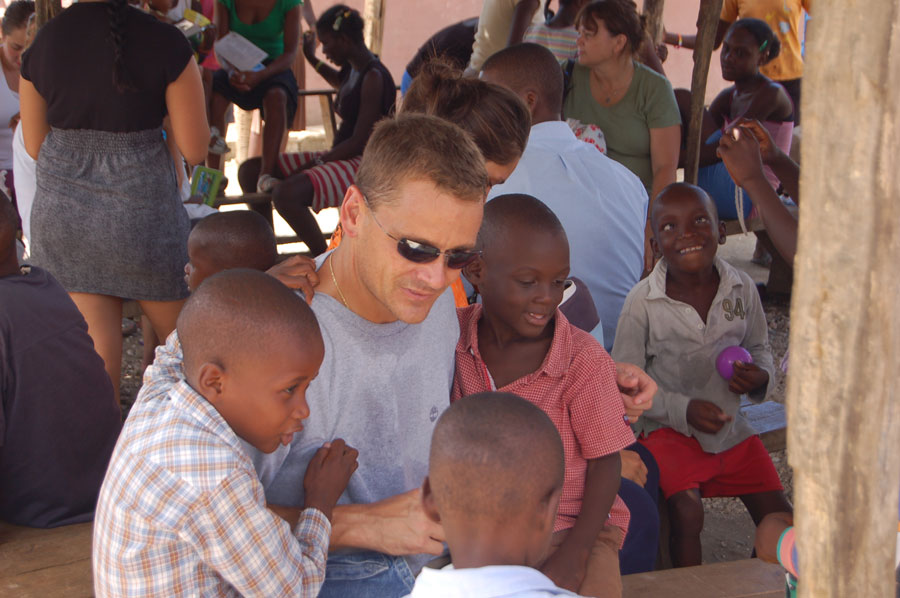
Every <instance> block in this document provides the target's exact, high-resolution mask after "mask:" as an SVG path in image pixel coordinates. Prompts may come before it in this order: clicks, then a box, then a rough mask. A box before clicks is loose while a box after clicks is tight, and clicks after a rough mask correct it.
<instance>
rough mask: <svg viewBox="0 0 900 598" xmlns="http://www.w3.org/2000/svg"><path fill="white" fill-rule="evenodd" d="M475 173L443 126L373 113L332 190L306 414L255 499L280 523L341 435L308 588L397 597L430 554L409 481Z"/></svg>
mask: <svg viewBox="0 0 900 598" xmlns="http://www.w3.org/2000/svg"><path fill="white" fill-rule="evenodd" d="M487 180H488V177H487V172H486V171H485V166H484V158H483V157H482V156H481V153H480V152H479V150H478V149H477V147H476V146H475V145H474V143H473V142H472V140H471V138H470V137H469V136H468V135H466V134H465V133H464V132H463V131H462V130H461V129H459V128H458V127H456V126H455V125H453V124H451V123H449V122H447V121H445V120H442V119H438V118H436V117H431V116H424V115H401V116H398V117H397V118H395V119H391V120H385V121H382V122H381V123H379V125H377V127H376V129H375V131H374V132H373V134H372V137H371V138H370V140H369V143H368V145H367V146H366V150H365V153H364V154H363V159H362V163H361V164H360V168H359V172H358V175H357V179H356V185H354V186H352V187H350V189H349V190H348V191H347V193H346V195H345V196H344V200H343V203H342V205H341V225H342V227H343V238H342V241H341V244H340V246H339V247H338V248H337V249H336V250H334V251H333V252H331V253H329V254H325V255H323V256H320V257H319V258H318V259H317V260H316V267H317V270H318V281H319V284H318V286H317V287H316V289H315V291H316V292H315V295H314V296H313V300H312V308H313V311H314V312H315V314H316V317H317V318H318V320H319V324H320V326H321V329H322V335H323V337H324V340H325V361H324V362H323V364H322V367H321V369H320V370H319V375H318V377H317V378H316V379H315V380H314V381H313V382H312V383H311V384H310V386H309V389H308V390H307V395H306V396H307V401H308V402H309V404H310V406H311V407H312V409H311V411H312V415H311V417H310V418H309V419H307V420H306V422H304V425H305V430H304V431H303V432H302V433H300V434H297V435H295V440H294V442H293V444H292V446H291V448H290V453H289V455H288V456H287V458H286V460H285V461H284V463H283V465H281V467H280V469H279V470H278V472H277V474H275V476H274V479H273V480H271V481H270V480H267V479H265V476H263V477H264V485H265V486H266V496H267V498H268V500H269V502H270V503H274V504H277V505H285V506H286V507H292V508H288V509H282V508H278V507H276V508H275V510H276V511H278V512H280V513H281V514H283V515H285V516H286V518H288V520H289V521H293V520H295V519H296V517H297V516H298V515H299V510H298V509H297V508H296V507H299V506H300V505H302V504H303V475H304V471H305V470H306V466H307V463H308V462H309V460H310V458H311V457H312V455H313V453H314V452H315V448H317V446H315V445H316V444H318V446H321V443H322V442H323V441H329V440H331V439H332V438H336V437H341V438H344V439H346V441H347V442H348V443H349V444H350V445H352V446H353V447H355V448H357V449H358V450H359V452H360V459H359V469H358V470H357V471H356V473H355V474H354V475H353V477H352V478H351V480H350V483H349V485H348V487H347V491H346V493H345V495H344V497H343V498H342V500H341V503H342V504H343V506H340V505H339V506H338V507H337V508H336V509H335V512H334V519H333V528H332V539H331V549H332V552H331V554H330V557H329V561H328V569H327V573H326V581H325V584H324V586H323V588H322V591H321V593H320V596H323V597H328V596H341V597H349V598H352V597H354V596H379V597H391V596H403V595H405V594H407V593H409V590H410V589H411V588H412V585H413V582H414V576H415V575H416V574H417V573H418V571H419V569H420V568H421V567H422V565H423V564H424V563H425V562H427V561H428V560H430V559H431V558H433V557H434V555H439V554H440V553H441V552H442V551H443V544H442V542H443V540H444V537H443V531H442V529H441V527H440V526H439V525H437V524H435V523H433V522H431V521H430V520H428V519H427V518H426V517H425V515H424V513H423V511H422V508H421V497H420V495H419V490H418V488H419V486H420V485H421V483H422V480H423V479H424V477H425V475H426V474H427V469H428V453H429V447H430V442H431V433H432V431H433V429H434V425H435V423H436V422H437V419H438V416H439V415H440V414H441V413H442V412H443V411H444V409H446V408H447V407H449V405H450V389H451V383H452V379H453V370H454V350H455V346H456V342H457V340H458V338H459V323H458V320H457V317H456V310H455V307H454V301H453V297H452V292H451V291H450V290H449V289H448V287H449V285H450V284H451V283H452V282H453V281H454V280H455V279H456V277H457V276H459V273H460V270H461V269H462V268H463V266H465V265H467V264H469V263H470V262H471V261H473V260H474V259H475V257H476V256H477V253H476V252H475V251H474V249H473V248H474V246H475V241H476V237H477V235H478V229H479V227H480V226H481V217H482V211H483V205H484V198H485V194H486V190H487ZM275 460H276V461H277V457H276V458H275ZM266 465H267V469H269V470H271V469H272V461H271V459H270V460H269V461H268V462H267V463H266Z"/></svg>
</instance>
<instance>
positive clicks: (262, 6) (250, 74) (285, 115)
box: [207, 0, 303, 192]
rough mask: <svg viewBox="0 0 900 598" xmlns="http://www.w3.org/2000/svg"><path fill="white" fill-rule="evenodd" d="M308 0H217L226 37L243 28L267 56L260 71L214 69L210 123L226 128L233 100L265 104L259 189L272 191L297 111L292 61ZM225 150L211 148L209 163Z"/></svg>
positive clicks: (220, 29)
mask: <svg viewBox="0 0 900 598" xmlns="http://www.w3.org/2000/svg"><path fill="white" fill-rule="evenodd" d="M302 4H303V0H217V2H216V5H215V11H214V16H213V21H214V22H215V24H216V29H217V31H218V35H219V37H220V38H221V37H222V36H223V35H225V34H227V33H228V32H230V31H234V32H235V33H238V34H240V35H242V36H244V37H245V38H247V39H248V40H250V41H251V42H253V43H254V44H255V45H256V46H258V47H259V48H260V49H261V50H263V51H265V52H266V54H268V56H267V57H266V59H265V60H264V61H263V66H264V68H263V69H262V70H258V71H245V72H241V71H233V72H230V73H229V72H228V71H226V70H225V69H219V70H218V71H216V73H215V74H214V75H213V94H212V98H211V100H210V109H209V111H210V116H209V118H210V125H211V126H213V127H216V128H217V129H218V130H219V131H224V130H225V112H226V111H227V110H228V107H229V106H230V105H231V103H235V104H237V105H238V106H240V107H241V108H243V109H244V110H255V109H257V108H259V109H261V112H262V117H263V119H264V121H265V122H264V124H263V134H262V137H263V138H262V165H261V168H260V175H259V179H258V182H257V190H259V191H263V192H266V191H269V190H271V188H272V187H273V186H274V184H275V183H276V182H277V180H276V179H274V178H273V177H272V172H273V171H274V169H275V159H276V158H277V156H278V152H279V150H280V148H281V141H282V138H283V137H284V132H285V131H286V130H287V126H288V123H290V122H292V121H293V120H294V113H295V112H296V111H297V91H298V90H297V80H296V79H295V78H294V73H293V72H291V65H293V64H294V58H295V57H296V56H297V50H298V48H299V45H300V11H301V6H302ZM220 160H221V156H219V155H217V154H213V153H210V154H209V158H208V160H207V164H208V165H209V166H210V167H211V168H219V165H220Z"/></svg>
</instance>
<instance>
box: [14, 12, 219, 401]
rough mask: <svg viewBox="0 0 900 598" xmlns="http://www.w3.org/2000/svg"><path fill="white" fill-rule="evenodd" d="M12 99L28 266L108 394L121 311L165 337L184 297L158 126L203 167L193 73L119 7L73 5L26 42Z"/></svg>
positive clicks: (176, 203) (176, 40)
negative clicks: (47, 275)
mask: <svg viewBox="0 0 900 598" xmlns="http://www.w3.org/2000/svg"><path fill="white" fill-rule="evenodd" d="M73 48H77V51H74V52H73ZM19 94H20V99H21V113H22V123H21V125H22V128H23V133H24V139H25V148H26V150H27V152H28V154H29V155H30V156H31V157H32V158H34V159H35V160H37V192H36V194H35V199H34V206H33V207H32V213H31V216H32V217H31V232H32V244H31V248H32V263H33V264H35V265H38V266H40V267H43V268H45V269H46V270H49V271H50V272H51V273H52V274H53V276H55V277H56V278H57V279H58V280H59V282H60V283H61V284H62V285H63V287H64V288H65V289H66V290H67V291H68V292H69V295H70V296H71V297H72V299H73V301H74V302H75V305H77V306H78V309H79V310H80V311H81V313H82V314H83V315H84V318H85V320H87V324H88V333H89V334H90V335H91V338H92V339H93V341H94V347H95V348H96V350H97V352H98V353H99V354H100V356H101V357H102V358H103V361H104V362H105V365H106V371H107V373H108V374H109V377H110V380H111V381H112V384H113V387H114V388H115V389H116V392H117V393H118V387H119V379H120V372H121V363H122V331H121V327H122V302H123V300H124V299H125V298H128V299H135V300H137V301H138V303H139V304H140V306H141V310H142V311H143V312H144V314H145V315H147V316H148V317H149V318H150V321H151V322H152V324H153V328H154V330H155V331H156V334H157V336H158V337H159V338H166V337H167V336H168V335H169V333H171V332H172V330H174V329H175V320H176V318H177V317H178V313H179V311H180V310H181V305H182V303H183V302H184V299H185V298H186V297H187V294H188V290H187V285H186V284H185V282H184V264H185V263H187V234H188V228H189V225H188V217H187V213H186V212H185V211H184V209H183V208H182V202H181V197H180V196H179V193H178V188H177V185H176V179H175V169H174V168H173V167H172V158H171V155H170V154H169V151H168V149H167V147H166V142H165V139H164V138H163V133H162V123H163V119H164V118H165V117H166V115H167V114H168V116H169V119H170V120H171V123H172V128H171V132H172V136H173V137H174V139H175V143H176V145H177V146H178V148H179V149H180V151H181V153H182V155H183V156H184V157H185V159H186V160H187V161H188V163H190V164H198V163H201V162H202V161H203V159H204V157H205V156H206V148H207V146H208V143H209V127H208V126H207V124H206V106H205V104H204V99H203V85H202V83H201V80H200V71H199V69H198V67H197V63H196V62H195V61H194V59H193V51H192V49H191V46H190V43H189V42H188V41H187V39H186V38H185V37H184V35H182V33H181V31H179V30H178V29H176V28H175V27H172V26H171V25H167V24H165V23H160V22H159V21H158V20H156V19H155V18H154V17H152V16H151V15H148V14H146V13H144V12H142V11H140V10H138V9H137V8H134V7H131V6H129V5H128V3H127V2H126V0H110V1H103V0H87V1H86V0H82V1H80V2H78V3H76V4H73V5H72V6H70V7H69V8H67V9H66V10H64V11H63V12H62V13H61V14H60V15H59V16H57V17H54V18H53V19H52V20H51V21H50V22H49V23H47V24H46V25H44V27H43V28H41V30H40V31H39V32H38V34H37V36H36V37H35V39H34V42H33V43H32V45H31V47H30V48H29V49H28V50H27V51H26V52H25V54H24V55H23V58H22V78H21V80H20V82H19Z"/></svg>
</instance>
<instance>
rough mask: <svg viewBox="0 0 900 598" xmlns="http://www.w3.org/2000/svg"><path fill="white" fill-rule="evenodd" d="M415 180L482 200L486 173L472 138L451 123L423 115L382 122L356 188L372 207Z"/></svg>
mask: <svg viewBox="0 0 900 598" xmlns="http://www.w3.org/2000/svg"><path fill="white" fill-rule="evenodd" d="M414 180H415V181H429V182H431V183H433V184H434V185H435V186H436V187H437V188H438V189H440V190H441V191H443V192H444V193H448V194H449V195H452V196H454V197H456V198H457V199H459V200H462V201H484V198H485V195H486V193H487V185H488V174H487V170H485V165H484V157H483V156H482V155H481V152H480V151H478V147H477V146H476V145H475V142H474V141H472V138H471V137H470V136H469V134H468V133H466V132H465V131H463V130H462V129H460V128H459V127H457V126H456V125H454V124H453V123H451V122H449V121H446V120H444V119H442V118H438V117H436V116H428V115H424V114H400V115H397V116H396V117H394V118H391V119H385V120H382V121H381V122H380V123H378V124H377V125H375V129H374V131H373V132H372V136H371V137H370V138H369V143H368V144H367V145H366V149H365V151H364V152H363V157H362V162H361V163H360V165H359V172H358V173H357V175H356V186H357V187H359V189H360V190H361V191H362V192H363V193H364V194H365V195H366V198H367V199H368V200H369V204H370V205H372V206H376V205H378V203H379V202H389V201H390V200H391V199H392V198H393V197H395V196H396V193H397V191H398V190H399V189H400V186H401V185H403V183H405V182H407V181H414Z"/></svg>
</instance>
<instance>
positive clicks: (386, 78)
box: [334, 58, 397, 145]
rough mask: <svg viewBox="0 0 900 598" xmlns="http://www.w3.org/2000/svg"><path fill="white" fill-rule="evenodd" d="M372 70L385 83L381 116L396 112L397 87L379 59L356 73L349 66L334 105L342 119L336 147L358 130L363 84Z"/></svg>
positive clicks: (343, 71) (343, 74)
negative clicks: (375, 71)
mask: <svg viewBox="0 0 900 598" xmlns="http://www.w3.org/2000/svg"><path fill="white" fill-rule="evenodd" d="M371 69H376V70H378V71H380V72H381V79H382V81H383V82H384V85H383V87H382V88H381V116H382V117H384V116H389V115H391V114H393V112H394V103H395V101H396V99H397V86H396V84H395V83H394V78H393V77H391V73H390V71H388V70H387V67H386V66H384V64H382V62H381V61H380V60H378V59H377V58H374V59H372V61H371V62H369V64H367V65H366V66H365V67H364V68H363V69H362V70H361V71H358V72H357V71H354V70H353V67H351V66H350V65H349V64H348V65H346V66H344V68H342V69H341V72H340V78H341V86H340V88H338V93H337V99H336V100H335V103H334V111H335V112H336V113H337V115H338V116H340V117H341V125H340V126H339V127H338V130H337V133H335V136H334V145H337V144H339V143H341V142H343V141H346V140H348V139H350V137H352V136H353V129H355V128H356V120H357V118H359V109H360V106H361V103H362V83H363V80H364V79H365V77H366V73H368V72H369V71H370V70H371Z"/></svg>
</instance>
